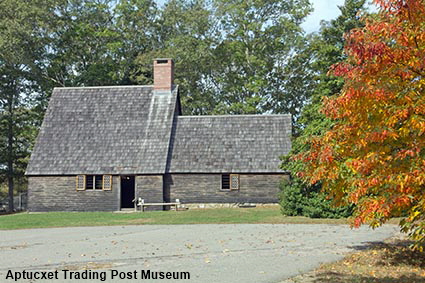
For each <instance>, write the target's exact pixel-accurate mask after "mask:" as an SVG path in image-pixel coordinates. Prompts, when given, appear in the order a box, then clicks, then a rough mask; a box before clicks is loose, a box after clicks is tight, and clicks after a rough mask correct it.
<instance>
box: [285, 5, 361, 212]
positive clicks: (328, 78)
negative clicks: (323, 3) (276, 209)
mask: <svg viewBox="0 0 425 283" xmlns="http://www.w3.org/2000/svg"><path fill="white" fill-rule="evenodd" d="M364 4H365V0H346V1H345V3H344V5H343V6H341V7H339V9H340V11H341V15H340V16H338V17H337V18H336V19H335V20H332V21H330V22H322V24H321V29H320V32H319V34H317V35H312V36H311V38H310V44H309V46H308V49H307V50H306V54H310V56H311V57H313V58H315V59H314V61H313V62H312V63H311V65H310V72H311V73H313V74H314V75H313V80H314V82H313V83H312V84H311V86H312V88H313V93H312V96H311V101H310V103H308V104H307V105H306V106H305V107H304V108H303V110H302V113H301V116H300V118H299V120H298V121H297V126H298V127H297V129H296V133H295V134H296V135H295V138H294V140H293V142H292V150H291V152H290V154H289V155H287V156H285V157H284V158H283V163H282V168H283V169H284V170H288V171H290V172H303V171H304V166H305V163H304V162H301V161H299V160H294V159H293V158H292V157H293V156H294V155H296V154H299V153H301V152H305V151H307V150H309V148H310V144H309V140H310V138H311V137H312V136H320V135H322V134H323V133H325V132H326V131H327V130H329V129H330V128H331V126H332V124H333V122H332V121H331V120H330V119H329V118H327V117H326V116H325V115H324V114H323V113H322V112H321V110H320V109H321V105H322V100H323V97H329V96H332V95H335V94H338V93H339V92H340V91H341V89H342V86H343V83H344V81H343V79H342V78H340V77H336V76H333V75H329V74H328V72H329V68H330V67H331V66H332V65H333V64H336V63H337V62H340V61H343V60H345V59H346V55H345V54H344V42H345V40H344V34H345V33H347V32H348V31H350V30H351V29H353V28H356V27H361V26H363V23H362V22H361V21H360V15H361V13H363V12H364ZM320 190H321V185H320V183H318V184H315V185H310V184H308V183H307V182H304V181H303V180H302V179H300V178H298V177H297V176H296V175H294V176H292V181H291V182H289V183H284V184H282V193H281V206H282V211H283V213H285V214H288V215H306V216H312V215H315V216H316V217H340V216H348V215H349V214H351V211H352V207H351V206H350V207H346V208H332V207H331V206H332V203H331V201H330V200H327V199H326V198H325V195H324V194H322V193H320ZM294 196H298V197H299V199H300V201H299V202H297V203H298V205H297V209H291V207H292V206H293V204H291V202H292V198H294ZM318 204H321V206H319V205H318ZM312 210H314V213H312ZM320 211H322V212H323V213H321V212H320Z"/></svg>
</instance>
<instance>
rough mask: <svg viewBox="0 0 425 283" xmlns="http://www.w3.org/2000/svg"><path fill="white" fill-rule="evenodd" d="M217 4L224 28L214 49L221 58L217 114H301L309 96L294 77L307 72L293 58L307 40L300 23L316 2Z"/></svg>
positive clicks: (215, 75)
mask: <svg viewBox="0 0 425 283" xmlns="http://www.w3.org/2000/svg"><path fill="white" fill-rule="evenodd" d="M214 5H215V10H216V12H215V15H216V21H217V22H218V23H220V26H219V28H220V30H221V32H220V33H219V34H218V36H219V38H218V40H217V46H216V48H214V56H215V61H216V62H220V64H217V65H216V66H215V68H214V73H213V80H214V81H215V83H216V85H217V86H218V88H217V94H216V96H217V97H218V101H219V103H218V105H217V106H216V107H215V109H214V112H215V113H234V114H243V113H251V114H252V113H264V112H266V111H269V112H274V113H291V114H293V115H294V116H297V115H298V114H299V113H298V110H299V109H300V106H301V105H302V104H303V102H305V101H306V99H307V98H306V97H303V96H302V93H299V92H298V93H297V91H293V90H294V89H296V86H295V82H296V81H298V82H300V81H302V79H300V77H298V78H299V80H291V79H293V78H294V77H296V75H295V74H297V75H300V74H302V73H301V72H295V71H294V69H293V68H291V67H290V62H291V60H295V59H294V58H296V57H297V56H296V55H297V54H298V52H299V50H300V47H301V46H302V45H303V43H304V37H303V31H302V28H301V27H300V24H301V23H302V21H303V20H304V18H305V17H306V16H307V15H308V13H310V12H311V7H310V3H309V2H308V1H306V0H297V1H268V0H250V1H240V0H232V1H228V0H226V1H223V0H215V1H214ZM300 56H301V55H300ZM288 81H292V83H293V84H292V85H291V84H289V83H287V82H288ZM282 82H285V83H282Z"/></svg>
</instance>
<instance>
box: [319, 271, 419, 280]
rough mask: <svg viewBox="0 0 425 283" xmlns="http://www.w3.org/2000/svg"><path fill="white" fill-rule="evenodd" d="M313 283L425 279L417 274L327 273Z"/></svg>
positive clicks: (320, 275)
mask: <svg viewBox="0 0 425 283" xmlns="http://www.w3.org/2000/svg"><path fill="white" fill-rule="evenodd" d="M313 282H315V283H316V282H317V283H319V282H328V283H347V282H362V283H363V282H364V283H369V282H374V283H375V282H376V283H378V282H379V283H425V278H424V277H421V276H419V275H416V274H409V275H401V276H400V277H397V278H394V277H380V278H376V277H373V276H366V275H347V274H341V273H337V272H326V273H321V274H319V275H318V276H317V277H316V278H315V279H314V281H313Z"/></svg>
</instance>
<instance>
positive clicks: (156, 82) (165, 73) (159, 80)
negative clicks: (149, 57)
mask: <svg viewBox="0 0 425 283" xmlns="http://www.w3.org/2000/svg"><path fill="white" fill-rule="evenodd" d="M173 83H174V62H173V59H171V58H157V59H155V60H154V62H153V89H154V90H160V91H172V90H173Z"/></svg>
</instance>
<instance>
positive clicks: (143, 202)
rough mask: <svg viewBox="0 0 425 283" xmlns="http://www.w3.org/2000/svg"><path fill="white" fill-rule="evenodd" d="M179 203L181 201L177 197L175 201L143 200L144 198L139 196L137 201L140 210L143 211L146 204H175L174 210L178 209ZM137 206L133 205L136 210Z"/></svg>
mask: <svg viewBox="0 0 425 283" xmlns="http://www.w3.org/2000/svg"><path fill="white" fill-rule="evenodd" d="M180 204H181V202H180V200H179V199H176V201H175V202H145V200H144V199H142V198H139V199H138V201H137V206H140V210H141V211H145V207H146V206H164V205H169V206H175V207H176V211H178V210H179V205H180ZM137 206H136V207H135V209H136V211H137Z"/></svg>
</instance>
